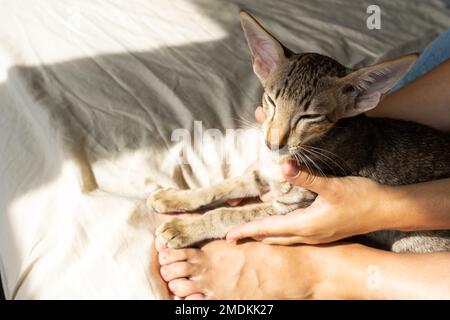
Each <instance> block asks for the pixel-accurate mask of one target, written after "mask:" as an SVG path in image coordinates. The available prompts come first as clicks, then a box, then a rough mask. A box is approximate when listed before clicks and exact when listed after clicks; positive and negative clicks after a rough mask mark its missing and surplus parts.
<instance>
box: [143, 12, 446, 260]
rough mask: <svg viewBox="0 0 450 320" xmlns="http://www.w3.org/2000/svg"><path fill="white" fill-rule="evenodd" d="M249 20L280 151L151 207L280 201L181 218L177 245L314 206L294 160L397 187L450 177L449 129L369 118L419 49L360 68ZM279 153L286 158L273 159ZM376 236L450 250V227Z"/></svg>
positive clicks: (175, 224)
mask: <svg viewBox="0 0 450 320" xmlns="http://www.w3.org/2000/svg"><path fill="white" fill-rule="evenodd" d="M241 23H242V27H243V29H244V32H245V36H246V39H247V42H248V44H249V48H250V52H251V56H252V62H253V69H254V72H255V73H256V75H257V76H258V78H259V80H260V82H261V84H262V86H263V87H264V91H265V92H264V95H263V108H264V112H265V116H266V118H265V122H264V123H263V125H262V130H263V133H264V136H265V143H266V145H267V147H268V148H269V149H270V150H273V151H270V152H268V153H267V154H268V156H267V159H264V160H263V161H262V162H263V164H262V165H260V168H261V169H260V170H254V171H251V172H247V173H244V174H243V175H242V176H240V177H237V178H233V179H227V180H225V181H222V182H220V183H218V184H215V185H212V186H211V187H208V188H200V189H195V190H176V189H160V190H157V191H156V192H154V193H153V194H152V195H151V196H150V198H149V200H148V204H149V207H151V208H153V209H154V210H155V211H157V212H179V211H193V210H197V209H199V208H202V207H206V206H208V205H211V204H212V203H214V204H220V203H224V202H226V201H227V200H229V199H232V198H243V197H253V196H258V195H261V194H263V193H266V192H268V191H271V193H272V194H275V195H276V196H275V200H273V201H272V203H259V204H252V205H246V206H242V207H234V208H229V207H219V208H217V209H214V210H211V211H209V212H207V213H206V214H204V215H202V216H196V217H193V218H189V219H179V218H175V219H173V220H171V221H169V222H168V223H165V224H164V225H162V226H160V227H159V228H158V230H157V234H158V235H159V236H161V237H162V239H164V240H165V242H166V244H167V246H168V247H170V248H180V247H186V246H189V245H192V244H194V243H196V242H199V241H202V240H205V239H213V238H223V237H225V235H226V234H227V232H228V230H229V229H230V228H231V227H233V226H235V225H238V224H241V223H244V222H248V221H251V220H254V219H261V218H264V217H267V216H271V215H275V214H286V213H287V212H290V211H292V210H295V209H298V208H304V207H307V206H309V205H310V204H311V203H312V202H313V201H314V199H315V197H316V194H315V193H313V192H311V191H308V190H306V189H304V188H301V187H297V186H293V185H291V184H290V183H288V182H286V181H285V180H284V179H283V176H282V174H281V169H280V163H279V162H280V161H284V160H285V159H286V158H292V159H295V160H296V161H297V162H298V163H299V164H300V165H302V166H306V167H308V166H312V165H313V166H315V168H316V169H317V170H320V171H322V172H323V173H325V174H330V175H338V176H361V177H368V178H370V179H373V180H375V181H377V182H379V183H382V184H387V185H402V184H411V183H418V182H423V181H429V180H435V179H440V178H446V177H450V137H449V136H448V135H446V134H444V133H441V132H438V131H436V130H434V129H432V128H429V127H426V126H423V125H420V124H417V123H412V122H407V121H399V120H392V119H372V118H367V117H366V116H364V113H365V112H366V111H368V110H370V109H372V108H375V106H376V105H377V104H378V103H379V101H380V99H381V97H382V96H383V94H385V93H386V92H388V91H389V90H390V89H391V88H392V87H393V86H394V85H395V84H396V83H397V82H398V81H399V80H400V79H401V78H402V77H403V76H404V75H405V74H406V73H407V71H408V70H409V69H410V68H411V66H412V65H413V64H414V62H415V61H416V58H417V56H416V55H407V56H404V57H400V58H397V59H395V60H391V61H387V62H384V63H381V64H378V65H374V66H370V67H366V68H362V69H359V70H350V69H348V68H346V67H344V66H342V65H341V64H339V63H338V62H337V61H335V60H333V59H331V58H329V57H326V56H323V55H320V54H316V53H303V54H294V53H293V52H291V51H290V50H289V49H287V48H286V47H284V46H283V45H282V44H281V43H280V42H278V41H277V40H276V39H275V38H274V37H273V36H272V35H271V34H269V33H268V32H267V31H266V30H265V29H264V28H263V27H262V26H261V25H260V24H259V23H258V22H257V21H256V20H255V19H254V18H252V17H251V16H250V15H249V14H247V13H245V12H241ZM275 151H276V152H277V153H278V152H279V153H280V154H281V155H282V156H281V157H275V158H274V157H272V154H273V153H275ZM274 159H278V160H277V161H275V160H274ZM366 236H367V237H369V238H371V240H372V242H375V244H376V246H378V247H383V248H386V249H388V250H392V251H395V252H434V251H447V250H449V249H450V231H432V232H400V231H379V232H374V233H370V234H368V235H366Z"/></svg>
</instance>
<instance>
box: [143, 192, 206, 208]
mask: <svg viewBox="0 0 450 320" xmlns="http://www.w3.org/2000/svg"><path fill="white" fill-rule="evenodd" d="M189 191H190V190H178V189H172V188H168V189H159V190H156V191H155V192H153V193H152V194H151V195H150V197H149V198H148V199H147V206H148V207H149V208H151V209H153V210H154V211H156V212H158V213H162V212H184V211H192V210H195V209H198V207H199V206H198V205H197V204H196V203H195V201H194V200H193V199H192V198H193V197H191V198H189V194H188V192H189Z"/></svg>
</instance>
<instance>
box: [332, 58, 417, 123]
mask: <svg viewBox="0 0 450 320" xmlns="http://www.w3.org/2000/svg"><path fill="white" fill-rule="evenodd" d="M417 58H418V54H409V55H405V56H402V57H399V58H396V59H393V60H390V61H386V62H383V63H380V64H377V65H374V66H370V67H366V68H362V69H359V70H357V71H354V72H352V73H350V74H348V75H347V76H345V77H343V78H340V79H338V80H337V84H338V88H339V90H341V93H342V94H343V95H349V96H353V97H354V98H355V100H354V102H355V103H353V104H351V105H348V107H347V109H346V110H344V114H343V117H353V116H356V115H358V114H361V113H364V112H366V111H368V110H371V109H373V108H375V107H376V106H377V105H378V103H379V102H380V100H381V98H382V96H383V95H384V94H385V93H387V92H388V91H389V90H391V89H392V88H393V87H394V86H395V85H396V84H397V83H398V82H399V81H400V80H401V79H402V78H403V77H404V76H405V75H406V73H407V72H408V71H409V70H410V69H411V67H412V66H413V65H414V63H415V62H416V60H417Z"/></svg>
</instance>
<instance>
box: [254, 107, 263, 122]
mask: <svg viewBox="0 0 450 320" xmlns="http://www.w3.org/2000/svg"><path fill="white" fill-rule="evenodd" d="M265 118H266V116H265V115H264V110H263V108H262V107H257V108H256V110H255V119H256V121H258V123H263V122H264V120H265Z"/></svg>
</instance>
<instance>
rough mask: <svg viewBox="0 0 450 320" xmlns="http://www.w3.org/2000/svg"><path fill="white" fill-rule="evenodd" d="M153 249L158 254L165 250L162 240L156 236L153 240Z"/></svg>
mask: <svg viewBox="0 0 450 320" xmlns="http://www.w3.org/2000/svg"><path fill="white" fill-rule="evenodd" d="M155 248H156V250H157V251H158V252H161V251H162V250H164V249H165V248H166V244H165V242H164V239H163V238H161V237H159V236H157V237H156V238H155Z"/></svg>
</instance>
